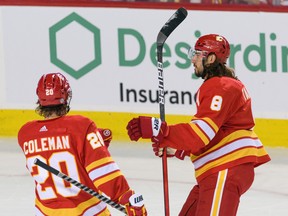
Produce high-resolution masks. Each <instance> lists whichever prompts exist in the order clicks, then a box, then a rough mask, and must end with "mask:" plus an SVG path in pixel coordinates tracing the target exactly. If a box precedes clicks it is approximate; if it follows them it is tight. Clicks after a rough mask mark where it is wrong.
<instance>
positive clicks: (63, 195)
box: [18, 115, 129, 216]
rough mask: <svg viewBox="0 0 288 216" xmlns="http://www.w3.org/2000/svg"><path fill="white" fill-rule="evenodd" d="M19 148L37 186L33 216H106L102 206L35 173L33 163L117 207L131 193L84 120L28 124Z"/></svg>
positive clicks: (90, 124)
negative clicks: (105, 198) (68, 179)
mask: <svg viewBox="0 0 288 216" xmlns="http://www.w3.org/2000/svg"><path fill="white" fill-rule="evenodd" d="M18 143H19V145H20V147H21V148H22V150H23V152H24V154H25V156H26V161H27V164H26V166H27V168H28V170H29V171H30V173H31V175H32V177H33V178H34V180H35V193H36V200H35V207H36V215H57V216H60V215H65V216H67V215H69V216H70V215H71V216H72V215H73V216H74V215H89V216H90V215H110V213H109V210H108V209H107V206H106V204H105V203H103V202H102V201H100V200H98V199H97V198H96V197H92V196H91V195H90V194H88V193H86V192H84V191H82V190H80V189H79V188H78V187H76V186H74V185H71V184H69V183H67V182H65V181H64V180H63V179H61V178H59V177H57V176H55V175H53V174H51V173H49V172H48V171H46V170H44V169H42V168H41V167H38V166H37V165H35V164H34V160H35V159H36V158H38V159H39V160H41V161H43V162H44V163H46V164H48V165H50V166H52V167H54V168H56V169H58V170H59V171H60V172H62V173H65V174H66V175H68V176H70V177H71V178H73V179H75V180H77V181H79V182H81V183H82V184H84V185H86V186H88V187H89V188H91V189H93V190H95V191H97V192H99V193H105V195H107V196H109V197H110V199H111V200H113V201H115V202H117V201H118V198H119V197H120V196H121V195H122V194H123V193H124V192H126V191H127V190H129V186H128V183H127V181H126V179H125V177H124V176H123V175H122V173H121V171H120V169H119V167H118V166H117V164H116V163H115V161H114V160H113V159H112V158H111V156H110V154H109V152H108V150H107V148H106V147H105V146H104V143H103V140H102V137H101V135H100V134H99V132H98V131H97V128H96V125H95V124H94V123H93V121H91V120H90V119H88V118H85V117H83V116H79V115H77V116H62V117H59V118H55V119H51V120H42V121H41V120H40V121H31V122H28V123H26V124H25V125H24V126H23V127H22V128H21V129H20V131H19V133H18Z"/></svg>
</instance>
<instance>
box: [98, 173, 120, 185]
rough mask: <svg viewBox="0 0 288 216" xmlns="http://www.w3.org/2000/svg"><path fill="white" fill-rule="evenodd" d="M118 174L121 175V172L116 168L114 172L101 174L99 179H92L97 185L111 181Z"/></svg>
mask: <svg viewBox="0 0 288 216" xmlns="http://www.w3.org/2000/svg"><path fill="white" fill-rule="evenodd" d="M119 176H123V174H122V173H121V171H120V170H118V171H116V172H114V173H110V174H109V175H106V176H103V177H101V178H99V179H96V180H95V181H94V184H95V185H96V186H98V187H99V186H100V185H102V184H105V183H106V182H108V181H111V180H113V179H115V178H117V177H119Z"/></svg>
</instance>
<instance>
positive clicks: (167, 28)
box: [157, 7, 187, 216]
mask: <svg viewBox="0 0 288 216" xmlns="http://www.w3.org/2000/svg"><path fill="white" fill-rule="evenodd" d="M186 17H187V10H186V9H185V8H183V7H181V8H179V9H178V10H177V11H176V12H175V13H174V14H173V15H172V16H171V17H170V19H169V20H168V21H167V22H166V23H165V24H164V26H163V27H162V28H161V30H160V32H159V33H158V36H157V69H158V81H159V84H158V92H159V96H158V103H159V108H160V119H161V120H162V121H165V101H164V96H165V94H164V79H163V55H162V53H163V46H164V43H165V41H166V39H167V38H168V37H169V35H170V34H171V33H172V32H173V31H174V29H176V28H177V26H178V25H179V24H180V23H181V22H182V21H183V20H184V19H185V18H186ZM162 171H163V189H164V205H165V216H169V215H170V213H169V191H168V169H167V154H166V149H163V156H162Z"/></svg>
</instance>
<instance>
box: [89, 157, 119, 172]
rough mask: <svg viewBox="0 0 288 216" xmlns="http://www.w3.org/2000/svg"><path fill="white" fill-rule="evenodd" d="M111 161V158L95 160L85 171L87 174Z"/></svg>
mask: <svg viewBox="0 0 288 216" xmlns="http://www.w3.org/2000/svg"><path fill="white" fill-rule="evenodd" d="M112 161H113V159H112V158H111V157H105V158H102V159H100V160H96V161H94V162H92V163H90V164H89V165H88V166H87V167H86V170H87V172H89V171H90V170H92V169H94V168H95V167H99V166H101V165H103V164H106V163H109V162H112ZM113 162H114V161H113Z"/></svg>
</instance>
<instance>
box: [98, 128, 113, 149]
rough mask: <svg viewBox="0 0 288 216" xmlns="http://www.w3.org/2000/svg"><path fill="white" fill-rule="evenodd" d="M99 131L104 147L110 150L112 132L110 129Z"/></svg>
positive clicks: (99, 129) (100, 129)
mask: <svg viewBox="0 0 288 216" xmlns="http://www.w3.org/2000/svg"><path fill="white" fill-rule="evenodd" d="M98 131H99V132H100V134H101V136H102V138H103V141H104V145H105V146H106V147H107V148H108V147H109V145H110V142H111V140H112V131H111V130H110V129H108V128H104V129H103V128H98Z"/></svg>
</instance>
